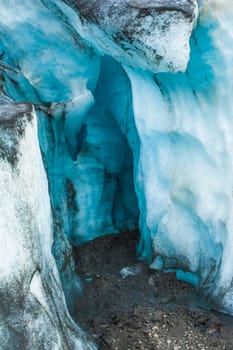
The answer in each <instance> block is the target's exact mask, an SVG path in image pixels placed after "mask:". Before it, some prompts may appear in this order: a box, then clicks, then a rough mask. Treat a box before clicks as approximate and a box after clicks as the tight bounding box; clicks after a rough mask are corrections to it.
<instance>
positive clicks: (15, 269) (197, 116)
mask: <svg viewBox="0 0 233 350" xmlns="http://www.w3.org/2000/svg"><path fill="white" fill-rule="evenodd" d="M198 12H199V14H198ZM232 12H233V8H232V6H231V5H230V4H229V2H228V1H227V0H222V1H219V2H218V3H217V2H216V1H215V0H209V1H200V2H199V11H198V6H197V1H195V0H192V1H190V0H182V1H176V0H169V1H147V0H145V1H140V2H138V1H123V0H119V1H111V0H109V1H105V0H104V1H101V0H99V1H94V0H93V1H92V0H90V1H74V0H64V1H60V0H51V1H47V0H43V1H42V0H41V1H40V0H36V1H31V0H30V1H26V0H25V1H24V0H22V1H21V2H20V3H19V2H18V1H16V0H6V1H2V2H1V6H0V15H1V21H0V34H1V36H0V38H1V39H0V52H1V55H0V77H1V85H0V88H1V91H0V102H1V105H0V158H1V159H0V167H1V181H2V186H1V187H2V188H3V190H2V196H3V199H4V200H3V203H2V205H1V206H0V212H1V218H0V224H1V226H2V232H1V235H2V242H3V245H2V246H1V247H2V254H1V255H0V258H1V265H0V268H1V271H2V272H1V277H0V294H1V295H2V297H1V299H2V300H3V301H4V304H6V305H8V304H11V305H12V309H11V308H10V309H7V310H2V312H1V316H2V319H1V325H3V326H2V328H1V330H0V338H1V339H2V344H3V349H8V348H9V346H10V347H11V348H17V347H16V345H15V343H11V341H13V340H12V339H13V338H15V342H17V337H18V336H19V337H23V341H24V343H25V344H26V345H25V349H27V348H28V349H30V348H32V347H33V346H34V344H35V342H36V341H37V340H38V339H39V342H41V343H40V344H41V348H46V347H47V348H48V346H47V345H46V346H45V344H50V345H51V346H50V348H51V349H52V348H54V349H66V348H67V349H75V348H77V349H82V348H83V349H85V348H87V349H88V348H94V345H92V344H90V343H89V342H88V340H86V339H85V336H84V335H83V334H82V332H81V331H80V330H79V328H78V327H77V326H76V325H75V324H74V323H73V321H72V319H71V318H70V316H69V314H68V311H67V309H66V305H65V302H64V297H63V293H64V295H65V298H66V304H67V306H68V309H69V312H70V313H71V314H72V312H73V309H74V304H75V300H76V299H77V298H78V297H79V295H80V293H81V289H82V288H81V283H80V280H79V277H78V276H77V274H76V273H75V267H74V261H73V257H72V246H79V245H81V244H84V243H85V242H87V241H89V240H91V239H93V238H95V237H97V236H100V235H105V234H110V233H120V232H122V231H124V230H130V229H133V228H135V227H136V226H137V225H138V226H139V229H140V233H141V239H140V243H139V246H138V255H139V257H140V258H141V259H145V260H147V261H148V262H149V263H150V264H151V267H152V268H155V269H161V270H164V271H175V272H176V274H177V278H179V279H183V280H185V281H188V282H190V283H192V284H193V285H195V287H196V288H197V289H198V290H199V291H200V292H201V293H202V294H203V295H205V296H206V298H207V299H208V300H210V301H211V303H212V305H214V307H215V308H216V309H218V310H222V311H225V312H227V313H230V314H233V269H232V261H233V250H232V241H233V236H232V234H233V233H232V232H233V231H232V225H233V222H232V219H233V217H232V215H233V213H232V205H233V203H232V188H233V167H232V164H233V159H232V154H233V152H232V146H233V137H232V135H233V130H232V117H233V114H232V106H231V95H232V56H233V51H232V49H231V45H232V40H233V38H232V14H233V13H232ZM48 23H49V25H48ZM32 106H33V107H32ZM34 110H35V112H34ZM35 113H36V116H37V123H38V139H39V143H40V150H41V154H42V158H43V162H44V168H45V170H46V174H47V179H48V187H47V182H46V177H45V173H44V169H43V166H42V162H41V155H40V152H39V147H38V140H37V138H36V120H35ZM21 165H22V166H21ZM48 193H49V194H48ZM50 206H51V208H50ZM7 208H8V209H7ZM14 241H15V242H17V247H15V246H14V244H15V243H14ZM15 249H16V250H17V249H18V250H17V251H15ZM6 252H7V253H6ZM51 253H52V254H53V256H52V254H51ZM6 255H7V259H6V258H5V256H6ZM53 257H54V258H55V260H56V267H55V263H54V260H53V259H54V258H53ZM17 259H18V260H17ZM57 269H58V271H59V274H60V279H59V277H58V273H57ZM6 275H7V276H8V277H9V276H10V280H9V281H10V282H9V281H8V282H6V281H7V277H6ZM22 278H23V281H24V282H23V283H22V284H21V287H22V286H23V287H22V288H21V287H20V286H19V283H21V282H19V281H21V280H22ZM60 282H61V283H60ZM19 289H20V290H21V291H22V292H21V293H19V296H18V297H17V298H18V299H17V298H16V299H17V300H16V299H15V293H16V290H19ZM13 300H14V301H15V300H16V303H15V304H14V302H13ZM13 306H14V307H13ZM23 308H26V310H28V311H27V312H26V313H24V314H22V312H23V311H22V309H23ZM17 310H18V316H17V317H18V318H17V319H19V320H21V319H22V320H23V321H22V327H21V328H18V329H17V326H16V325H15V326H14V327H15V328H14V327H13V328H12V327H11V324H12V322H14V321H13V318H14V317H15V312H16V311H17ZM31 310H33V312H32V313H31ZM29 320H31V321H32V323H31V329H30V330H28V329H27V330H26V331H25V330H23V329H24V324H25V325H26V324H27V322H28V321H29ZM19 323H20V321H19ZM42 323H43V325H42ZM17 324H18V323H17ZM46 329H47V330H48V329H49V330H51V332H50V331H46ZM10 332H13V333H14V336H11V334H10ZM46 332H47V333H48V334H47V333H46ZM29 334H30V336H29ZM45 334H47V335H46V336H45ZM43 342H44V343H43Z"/></svg>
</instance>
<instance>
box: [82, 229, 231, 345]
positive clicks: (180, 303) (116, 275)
mask: <svg viewBox="0 0 233 350" xmlns="http://www.w3.org/2000/svg"><path fill="white" fill-rule="evenodd" d="M137 241H138V233H137V232H128V233H124V234H122V235H111V236H105V237H101V238H97V239H95V240H94V241H92V242H90V243H88V244H87V245H85V246H83V247H81V248H75V258H76V263H77V272H78V274H79V275H80V276H81V278H82V281H83V285H84V295H83V297H82V298H81V299H80V300H79V301H78V302H77V305H76V321H77V322H78V323H79V324H80V325H81V326H82V327H83V328H84V329H85V330H86V331H87V332H88V333H90V335H91V336H92V337H93V338H94V340H95V342H96V343H97V344H98V345H99V348H100V349H106V350H107V349H108V350H113V349H115V350H128V349H130V350H136V349H140V350H142V349H145V350H150V349H151V350H156V349H158V350H170V349H171V350H178V349H181V350H186V349H189V350H198V349H200V350H211V349H219V350H224V349H225V350H232V349H233V321H232V318H230V317H227V316H223V315H221V314H218V313H214V312H212V311H208V310H206V309H205V308H204V307H203V304H202V305H201V303H200V301H199V300H198V298H197V296H196V294H195V290H194V289H193V288H192V286H190V285H188V284H187V283H184V282H181V281H177V280H176V278H175V275H174V274H172V273H169V274H163V273H161V272H158V271H154V270H151V269H150V268H149V267H148V266H146V265H144V264H143V263H142V262H140V261H138V260H137V259H136V255H135V252H136V245H137ZM125 267H130V268H131V270H130V271H134V272H135V274H134V275H130V276H128V277H125V278H124V273H125V272H126V270H122V268H125Z"/></svg>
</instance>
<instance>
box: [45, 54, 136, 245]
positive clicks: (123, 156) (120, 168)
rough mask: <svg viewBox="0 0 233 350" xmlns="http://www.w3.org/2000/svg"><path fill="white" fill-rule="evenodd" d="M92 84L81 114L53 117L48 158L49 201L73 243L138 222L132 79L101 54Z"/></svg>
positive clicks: (125, 227) (131, 225) (119, 229)
mask: <svg viewBox="0 0 233 350" xmlns="http://www.w3.org/2000/svg"><path fill="white" fill-rule="evenodd" d="M92 85H93V84H92V82H89V86H87V88H88V89H89V90H90V91H91V93H92V94H93V97H94V103H93V105H92V106H91V107H90V108H89V109H87V112H86V113H85V114H84V115H82V118H77V115H75V114H74V113H73V114H72V113H69V112H68V113H67V114H66V115H65V117H64V113H63V115H62V117H60V118H56V116H55V117H53V118H52V119H53V121H52V123H53V130H55V131H54V135H55V136H53V139H55V144H56V145H55V147H52V148H53V149H55V150H56V151H55V152H54V155H53V157H54V162H53V165H52V164H51V162H50V161H49V160H48V159H47V164H48V166H47V169H48V178H49V182H50V194H51V200H52V206H53V208H54V211H55V214H56V216H59V217H60V220H61V222H62V226H63V228H64V231H65V233H66V235H67V237H68V238H69V240H70V243H71V244H72V245H73V246H80V245H82V244H84V243H86V242H88V241H90V240H92V239H94V238H96V237H98V236H102V235H106V234H113V233H121V232H124V231H127V230H133V229H135V228H137V227H138V217H139V209H138V200H137V196H136V193H135V187H134V163H135V162H136V160H135V157H137V154H136V153H135V152H134V154H133V152H132V149H136V147H134V144H135V143H137V142H138V140H137V138H138V136H137V133H136V128H135V126H134V117H133V111H132V97H131V89H130V83H129V80H128V78H127V75H126V73H125V72H124V69H123V68H122V66H121V65H120V64H119V63H117V62H116V61H115V60H113V59H112V58H110V57H106V56H105V57H103V58H102V63H101V67H100V73H99V77H98V80H97V83H96V84H95V86H94V87H93V86H92ZM61 134H62V135H61ZM42 143H43V141H42ZM42 148H43V146H42ZM50 149H51V147H50ZM44 153H45V154H48V152H46V151H45V152H44ZM46 157H48V155H47V156H46Z"/></svg>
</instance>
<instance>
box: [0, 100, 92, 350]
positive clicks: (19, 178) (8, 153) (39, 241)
mask: <svg viewBox="0 0 233 350" xmlns="http://www.w3.org/2000/svg"><path fill="white" fill-rule="evenodd" d="M0 152H1V161H0V173H1V176H0V185H1V202H0V213H1V214H0V215H1V220H0V229H1V245H0V297H1V304H0V325H1V327H0V343H1V349H3V350H7V349H17V348H23V349H28V350H29V349H33V348H36V349H38V348H40V349H48V348H49V349H95V347H94V345H92V344H91V343H90V342H89V341H88V340H87V339H86V337H85V336H84V334H83V333H82V331H81V330H80V329H79V328H78V327H77V325H76V324H75V323H74V322H73V320H72V319H71V317H70V316H69V314H68V311H67V308H66V305H65V300H64V295H63V292H62V287H61V284H60V280H59V276H58V271H57V268H56V265H55V261H54V258H53V257H52V254H51V246H52V242H53V232H52V217H51V208H50V200H49V194H48V184H47V179H46V175H45V171H44V168H43V163H42V159H41V154H40V150H39V144H38V138H37V123H36V116H35V113H34V110H33V107H32V106H31V105H29V104H14V103H11V104H2V105H1V108H0Z"/></svg>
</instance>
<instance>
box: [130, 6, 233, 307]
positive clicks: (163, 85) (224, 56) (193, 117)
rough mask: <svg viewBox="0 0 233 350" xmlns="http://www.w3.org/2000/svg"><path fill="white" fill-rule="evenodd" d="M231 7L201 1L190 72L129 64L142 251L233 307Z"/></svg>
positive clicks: (217, 302) (158, 265)
mask: <svg viewBox="0 0 233 350" xmlns="http://www.w3.org/2000/svg"><path fill="white" fill-rule="evenodd" d="M232 11H233V9H232V6H231V5H230V3H229V2H227V1H223V2H221V3H216V2H207V3H205V4H203V7H202V8H201V12H200V17H199V20H198V24H197V28H196V29H195V31H194V33H193V35H192V38H191V57H190V62H189V65H188V68H187V71H186V72H185V73H179V74H176V75H172V74H167V73H162V74H158V75H156V76H153V75H151V74H150V73H147V72H139V71H135V70H132V69H131V68H127V67H126V71H127V72H128V76H129V78H130V81H131V85H132V92H133V106H134V107H133V108H134V117H135V124H136V128H137V131H138V133H139V138H140V141H141V143H140V158H139V164H138V165H137V166H138V174H137V178H138V181H137V182H136V185H137V187H138V188H139V189H138V190H137V193H139V208H140V212H141V219H140V228H141V232H142V239H141V244H140V246H139V251H140V254H142V256H143V257H147V258H148V259H150V258H151V256H152V257H153V263H152V267H154V268H157V269H163V270H165V271H171V270H173V271H176V272H177V277H178V278H181V279H184V280H187V281H189V282H191V283H193V284H194V285H195V286H197V288H198V289H199V290H201V292H202V293H204V295H206V296H207V297H208V298H209V299H210V300H211V302H212V303H215V305H217V308H221V309H222V310H224V311H227V312H230V313H233V304H232V302H233V295H232V293H233V285H232V284H233V281H232V278H233V269H232V257H233V255H232V239H233V236H232V215H233V214H232V204H233V203H232V179H233V173H232V170H233V169H232V161H233V159H232V142H233V138H232V135H233V130H232V117H233V114H232V106H231V96H232V68H231V67H232V55H233V52H232V50H231V45H232V40H233V39H232ZM140 203H142V204H141V205H140ZM151 239H152V251H151ZM212 305H213V304H212Z"/></svg>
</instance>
